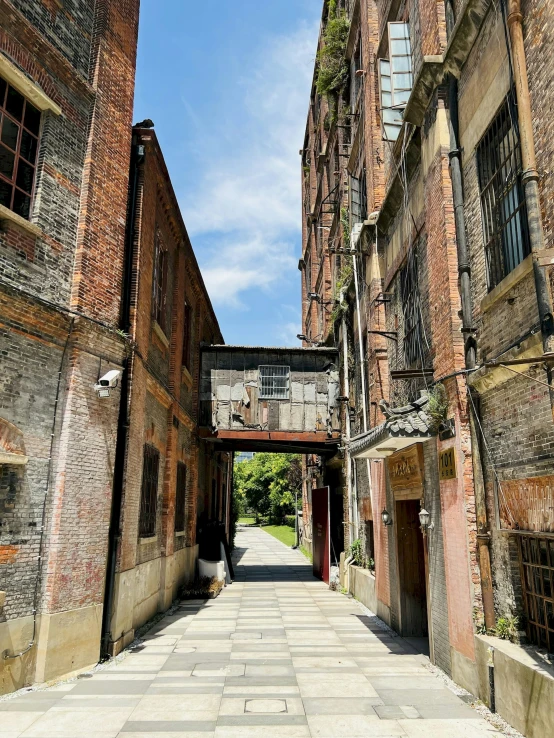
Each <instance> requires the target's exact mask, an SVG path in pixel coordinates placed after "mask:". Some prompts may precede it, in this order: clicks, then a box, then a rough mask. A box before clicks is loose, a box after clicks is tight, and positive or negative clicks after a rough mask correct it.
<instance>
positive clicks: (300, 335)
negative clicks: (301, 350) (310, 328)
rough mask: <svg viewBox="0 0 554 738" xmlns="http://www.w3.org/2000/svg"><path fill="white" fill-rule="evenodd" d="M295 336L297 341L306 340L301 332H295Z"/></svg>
mask: <svg viewBox="0 0 554 738" xmlns="http://www.w3.org/2000/svg"><path fill="white" fill-rule="evenodd" d="M296 338H298V340H299V341H307V340H308V339H307V337H306V336H305V335H304V334H303V333H297V334H296Z"/></svg>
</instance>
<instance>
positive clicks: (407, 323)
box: [400, 249, 422, 369]
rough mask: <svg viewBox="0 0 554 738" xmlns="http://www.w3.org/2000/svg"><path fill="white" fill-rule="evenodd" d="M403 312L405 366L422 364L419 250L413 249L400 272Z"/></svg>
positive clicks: (411, 366) (412, 366)
mask: <svg viewBox="0 0 554 738" xmlns="http://www.w3.org/2000/svg"><path fill="white" fill-rule="evenodd" d="M400 289H401V295H402V312H403V315H404V367H405V368H406V369H407V368H415V367H417V366H422V363H421V361H422V343H421V338H422V335H421V334H422V330H421V310H420V307H419V290H418V287H417V252H416V251H415V249H412V250H411V251H410V253H409V254H408V261H407V263H406V265H405V266H404V268H403V269H402V271H401V273H400Z"/></svg>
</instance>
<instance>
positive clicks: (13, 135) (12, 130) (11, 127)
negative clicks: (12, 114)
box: [2, 115, 19, 151]
mask: <svg viewBox="0 0 554 738" xmlns="http://www.w3.org/2000/svg"><path fill="white" fill-rule="evenodd" d="M18 136H19V126H18V125H17V123H14V122H13V120H10V119H9V118H8V116H7V115H5V116H4V122H3V123H2V143H5V144H6V146H9V147H10V149H13V150H14V151H15V150H16V148H17V137H18Z"/></svg>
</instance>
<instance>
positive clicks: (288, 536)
mask: <svg viewBox="0 0 554 738" xmlns="http://www.w3.org/2000/svg"><path fill="white" fill-rule="evenodd" d="M263 530H265V531H266V533H269V535H270V536H273V537H274V538H277V540H278V541H281V543H284V544H285V546H294V544H295V538H296V536H295V533H294V528H291V527H290V526H288V525H264V526H263Z"/></svg>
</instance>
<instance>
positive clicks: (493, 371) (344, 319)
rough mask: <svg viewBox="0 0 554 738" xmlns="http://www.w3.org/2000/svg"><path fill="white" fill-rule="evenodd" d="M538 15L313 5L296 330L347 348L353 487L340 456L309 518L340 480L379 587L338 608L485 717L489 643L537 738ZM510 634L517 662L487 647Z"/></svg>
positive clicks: (541, 390)
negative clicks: (423, 650) (425, 651)
mask: <svg viewBox="0 0 554 738" xmlns="http://www.w3.org/2000/svg"><path fill="white" fill-rule="evenodd" d="M551 12H552V8H551V7H550V6H549V3H548V2H539V1H538V0H537V1H535V0H530V2H526V3H523V4H522V6H521V7H520V4H519V3H518V2H511V3H509V4H508V3H500V4H497V3H489V2H486V1H485V0H482V1H481V2H473V1H471V0H468V1H467V2H450V1H449V2H446V3H445V4H443V3H439V4H436V3H432V2H417V3H416V2H410V0H407V1H406V2H396V1H395V0H385V1H384V2H380V1H378V2H371V1H370V0H337V1H336V2H335V0H330V1H329V2H325V3H324V9H323V19H322V26H321V32H320V40H319V53H318V60H317V63H316V70H315V75H314V87H313V90H312V98H311V101H310V108H309V115H308V123H307V127H306V136H305V140H304V146H303V149H302V152H301V154H302V182H303V254H302V259H301V261H300V264H299V268H300V269H301V270H302V272H303V276H302V302H303V334H304V336H305V338H306V341H307V342H308V343H314V342H315V343H319V342H320V341H321V342H325V343H328V344H333V343H335V344H336V345H337V346H339V347H340V348H341V351H342V357H343V360H342V372H341V376H342V390H341V393H342V395H343V396H344V397H345V398H346V397H348V402H346V401H345V403H344V411H343V420H344V425H343V427H344V436H345V438H344V441H345V443H344V447H345V451H344V455H343V457H342V459H340V460H341V462H342V471H343V473H342V478H338V479H337V470H336V464H337V461H338V460H337V459H335V460H333V462H332V469H330V468H329V466H330V465H329V464H327V466H326V467H325V468H324V470H323V473H322V474H320V475H318V474H317V473H316V475H314V476H315V478H314V479H313V481H309V482H308V483H307V487H306V490H305V495H304V497H305V505H306V507H307V508H308V507H309V494H310V488H311V487H312V486H316V485H317V486H319V485H321V484H323V483H330V484H331V487H332V491H333V487H334V493H335V495H341V496H342V498H343V503H344V504H343V511H344V520H343V522H344V530H345V547H346V548H348V544H349V543H352V542H353V541H355V540H360V541H361V544H362V549H363V551H364V557H365V560H366V562H368V564H369V567H370V568H369V569H367V570H364V568H363V567H362V568H360V567H353V568H352V567H351V568H350V570H349V573H350V582H349V586H350V588H351V590H352V591H354V592H355V593H356V594H357V595H358V596H360V597H361V598H362V599H364V601H365V602H366V604H368V605H369V607H370V608H371V609H373V610H374V611H376V612H377V613H378V614H379V615H380V616H381V617H382V618H383V619H385V620H386V621H387V622H388V623H389V624H391V625H392V626H393V627H394V628H395V629H396V630H398V631H399V632H400V633H401V634H403V635H407V636H418V637H427V638H428V639H429V651H430V655H431V659H432V660H433V661H434V662H435V663H436V664H437V665H439V666H440V667H441V668H443V669H444V670H445V671H446V672H447V673H448V674H450V675H451V676H452V677H453V678H454V679H455V680H456V681H458V682H459V683H460V684H462V685H463V686H465V687H466V688H468V689H469V690H470V691H472V692H473V693H474V694H476V695H478V696H480V697H481V698H483V699H484V700H485V701H487V700H488V699H489V691H488V683H487V682H486V678H485V677H486V663H487V658H488V657H487V648H489V647H491V646H492V647H493V648H494V649H495V652H496V653H497V654H498V656H496V657H495V661H494V664H495V674H496V687H497V709H499V711H500V712H501V713H502V714H503V715H504V716H505V717H506V719H507V720H508V721H510V722H511V723H512V724H513V725H515V727H517V728H518V729H519V730H521V731H522V732H524V733H526V734H527V733H529V734H535V735H542V734H545V735H546V734H548V732H549V730H550V729H551V723H549V720H550V719H551V718H548V716H547V707H546V702H548V700H546V701H545V700H544V698H542V699H541V698H540V697H539V692H538V691H536V690H537V689H539V690H540V689H543V690H544V689H550V688H551V686H552V685H551V681H552V676H551V675H548V674H546V672H545V671H544V670H543V669H542V663H543V662H542V660H541V658H540V657H539V656H537V655H536V652H535V651H536V649H537V648H538V649H544V650H546V651H550V652H552V651H553V650H554V644H553V640H552V638H553V628H554V615H553V613H554V609H553V608H554V601H553V598H552V593H553V591H554V590H553V588H552V585H553V581H552V576H553V574H552V565H553V564H554V559H553V558H552V545H553V544H552V531H553V525H554V516H553V513H552V509H553V505H552V500H553V498H552V494H553V492H552V489H553V488H552V476H551V471H552V453H553V447H552V404H551V396H552V390H550V389H549V383H550V381H551V366H552V364H551V363H550V362H549V361H548V356H545V355H547V354H549V353H550V352H551V351H552V332H553V320H552V296H551V276H550V274H549V269H550V264H551V261H552V259H551V257H550V251H549V249H550V248H551V244H550V239H551V232H552V227H551V226H552V212H551V210H552V207H553V206H552V200H553V198H552V194H551V185H550V181H549V177H548V173H549V172H550V170H551V168H552V161H551V160H552V151H551V147H549V145H548V143H547V142H548V140H549V134H550V122H549V120H550V119H549V116H548V114H547V111H548V110H549V109H550V104H551V100H550V97H551V94H552V93H551V89H550V86H549V82H548V80H549V79H550V76H551V70H552V66H553V63H554V60H553V58H552V51H551V46H550V45H549V43H548V39H549V38H550V36H551V33H552V28H551V25H552V24H551V22H550V18H551V15H550V14H551ZM527 76H528V83H527ZM529 90H530V92H529ZM535 150H536V154H535ZM306 470H307V471H309V469H308V467H307V469H306ZM385 513H386V514H385ZM305 514H306V510H305ZM385 522H386V523H387V524H386V525H385ZM515 617H517V618H518V621H517V624H516V622H515V621H514V620H513V618H515ZM499 622H500V623H504V624H506V623H508V624H509V628H510V630H511V631H512V638H513V640H514V641H518V640H519V641H521V642H522V645H521V646H519V647H518V646H511V645H510V647H508V646H505V645H504V642H503V641H501V640H499V639H498V638H494V637H490V636H486V635H480V634H482V633H483V632H484V631H485V630H487V629H488V630H489V632H491V631H492V629H494V628H495V627H496V626H497V625H498V623H499ZM518 630H519V632H517V631H518ZM525 642H527V645H526V646H525ZM534 648H535V651H534V650H533V649H534ZM526 669H527V670H528V671H526ZM532 670H535V672H536V673H538V674H540V675H541V676H540V678H538V681H537V685H539V686H537V685H534V686H533V684H532V680H529V681H527V677H528V676H529V675H530V674H531V673H532ZM522 675H525V676H522ZM543 680H544V681H543ZM535 699H536V700H537V705H538V708H537V710H538V713H537V714H538V716H535V715H534V716H533V718H530V717H529V715H528V714H527V713H526V709H525V708H522V709H520V707H521V706H522V705H523V706H525V705H530V704H531V703H533V701H534V700H535ZM537 725H540V726H542V727H543V728H545V730H546V732H545V733H540V732H537V733H533V730H536V729H537V727H536V726H537ZM545 726H548V729H546V727H545ZM541 729H542V728H541Z"/></svg>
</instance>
